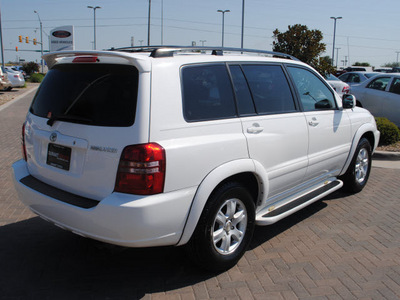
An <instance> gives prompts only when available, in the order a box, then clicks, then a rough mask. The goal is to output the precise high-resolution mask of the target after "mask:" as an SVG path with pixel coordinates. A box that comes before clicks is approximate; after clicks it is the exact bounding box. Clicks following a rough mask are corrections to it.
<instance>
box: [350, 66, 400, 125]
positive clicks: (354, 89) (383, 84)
mask: <svg viewBox="0 0 400 300" xmlns="http://www.w3.org/2000/svg"><path fill="white" fill-rule="evenodd" d="M351 93H352V94H353V95H354V96H356V99H357V106H361V107H364V108H366V109H368V110H369V111H370V112H371V113H372V114H373V115H374V116H375V117H385V118H388V119H389V120H390V121H392V122H393V123H395V124H396V125H397V126H399V127H400V74H394V73H392V74H390V73H386V74H381V75H377V76H374V77H372V78H370V79H369V80H366V81H364V82H363V83H361V84H359V85H353V86H351Z"/></svg>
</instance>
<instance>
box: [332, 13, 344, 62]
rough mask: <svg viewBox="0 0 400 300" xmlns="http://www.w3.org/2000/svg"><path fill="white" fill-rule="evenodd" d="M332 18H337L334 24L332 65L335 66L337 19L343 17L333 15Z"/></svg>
mask: <svg viewBox="0 0 400 300" xmlns="http://www.w3.org/2000/svg"><path fill="white" fill-rule="evenodd" d="M331 19H333V20H335V21H334V25H333V47H332V66H334V64H335V63H334V62H335V59H334V58H335V37H336V20H339V19H342V17H331Z"/></svg>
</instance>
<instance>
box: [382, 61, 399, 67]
mask: <svg viewBox="0 0 400 300" xmlns="http://www.w3.org/2000/svg"><path fill="white" fill-rule="evenodd" d="M383 66H384V67H385V68H395V67H400V63H398V62H392V63H387V64H384V65H383Z"/></svg>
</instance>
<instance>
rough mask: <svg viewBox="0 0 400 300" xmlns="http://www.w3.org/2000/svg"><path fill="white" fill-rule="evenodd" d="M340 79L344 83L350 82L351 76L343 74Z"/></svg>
mask: <svg viewBox="0 0 400 300" xmlns="http://www.w3.org/2000/svg"><path fill="white" fill-rule="evenodd" d="M339 79H340V80H341V81H344V82H349V74H346V73H345V74H343V75H340V76H339Z"/></svg>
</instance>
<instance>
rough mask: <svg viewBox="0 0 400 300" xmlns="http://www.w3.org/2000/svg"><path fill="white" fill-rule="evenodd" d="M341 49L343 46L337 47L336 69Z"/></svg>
mask: <svg viewBox="0 0 400 300" xmlns="http://www.w3.org/2000/svg"><path fill="white" fill-rule="evenodd" d="M339 49H341V48H336V69H337V66H338V62H339Z"/></svg>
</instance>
